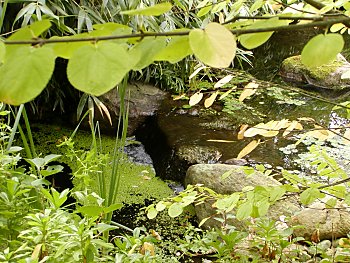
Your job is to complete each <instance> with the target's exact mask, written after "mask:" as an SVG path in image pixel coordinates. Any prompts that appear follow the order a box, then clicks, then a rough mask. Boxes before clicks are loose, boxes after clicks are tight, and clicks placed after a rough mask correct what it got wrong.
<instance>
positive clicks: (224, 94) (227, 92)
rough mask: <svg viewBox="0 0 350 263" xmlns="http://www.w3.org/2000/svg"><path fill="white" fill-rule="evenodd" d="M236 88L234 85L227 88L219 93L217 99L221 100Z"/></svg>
mask: <svg viewBox="0 0 350 263" xmlns="http://www.w3.org/2000/svg"><path fill="white" fill-rule="evenodd" d="M236 88H237V86H234V87H232V88H231V89H229V90H228V91H226V92H225V93H223V94H221V95H220V97H219V100H222V99H224V98H226V97H227V96H228V95H229V94H230V93H231V92H232V91H233V90H235V89H236Z"/></svg>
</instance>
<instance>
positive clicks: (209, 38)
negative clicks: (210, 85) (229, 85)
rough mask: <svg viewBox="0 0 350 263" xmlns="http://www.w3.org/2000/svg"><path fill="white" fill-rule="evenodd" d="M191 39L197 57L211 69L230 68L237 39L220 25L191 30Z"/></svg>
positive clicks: (213, 24) (209, 25)
mask: <svg viewBox="0 0 350 263" xmlns="http://www.w3.org/2000/svg"><path fill="white" fill-rule="evenodd" d="M189 38H190V46H191V49H192V51H193V53H194V54H195V55H196V57H197V58H198V59H199V60H201V61H202V62H203V63H205V64H207V65H209V66H211V67H214V68H225V67H228V66H229V65H230V64H231V62H232V60H233V59H234V57H235V54H236V39H235V37H234V35H233V34H232V33H231V32H230V31H229V30H228V29H227V28H226V27H224V26H222V25H220V24H218V23H209V24H208V25H207V26H206V27H205V29H204V30H201V29H193V30H191V32H190V35H189Z"/></svg>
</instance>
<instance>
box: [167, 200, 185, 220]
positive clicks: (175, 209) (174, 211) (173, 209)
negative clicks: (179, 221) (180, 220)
mask: <svg viewBox="0 0 350 263" xmlns="http://www.w3.org/2000/svg"><path fill="white" fill-rule="evenodd" d="M182 211H183V207H182V205H181V204H180V203H173V204H172V205H171V206H170V207H169V210H168V214H169V216H170V217H177V216H179V215H181V213H182Z"/></svg>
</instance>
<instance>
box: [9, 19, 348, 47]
mask: <svg viewBox="0 0 350 263" xmlns="http://www.w3.org/2000/svg"><path fill="white" fill-rule="evenodd" d="M346 22H347V23H350V18H349V17H346V16H343V17H339V18H336V19H328V20H326V21H316V22H311V23H307V24H297V25H287V26H278V27H268V28H250V29H234V30H231V32H232V34H234V35H237V36H240V35H244V34H251V33H263V32H271V31H274V32H279V31H288V30H300V29H305V28H312V27H325V26H331V25H333V24H337V23H346ZM189 33H190V30H188V31H182V32H164V33H157V32H141V33H136V34H126V35H109V36H101V37H82V38H59V39H40V38H39V39H33V40H16V41H11V40H5V41H4V43H5V44H6V45H26V44H31V45H45V44H52V43H70V42H98V41H104V40H114V39H128V38H144V37H172V36H186V35H189Z"/></svg>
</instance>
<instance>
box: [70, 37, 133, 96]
mask: <svg viewBox="0 0 350 263" xmlns="http://www.w3.org/2000/svg"><path fill="white" fill-rule="evenodd" d="M137 59H138V58H136V57H133V56H130V55H129V54H128V52H127V51H126V50H125V49H124V48H122V47H121V46H119V45H118V44H115V43H109V42H103V43H98V44H95V45H89V46H83V47H81V48H79V49H78V50H76V51H75V52H74V53H73V55H72V57H71V59H70V60H69V62H68V67H67V75H68V79H69V81H70V82H71V83H72V85H73V86H74V87H75V88H77V89H78V90H81V91H83V92H86V93H88V94H92V95H95V96H100V95H102V94H104V93H106V92H107V91H109V90H111V89H112V88H114V87H115V86H116V85H117V84H118V83H119V82H121V80H122V79H123V78H124V76H125V75H126V74H127V73H128V72H129V70H131V68H132V67H133V66H134V65H135V63H136V62H137Z"/></svg>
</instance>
